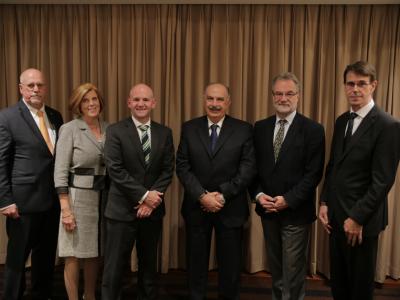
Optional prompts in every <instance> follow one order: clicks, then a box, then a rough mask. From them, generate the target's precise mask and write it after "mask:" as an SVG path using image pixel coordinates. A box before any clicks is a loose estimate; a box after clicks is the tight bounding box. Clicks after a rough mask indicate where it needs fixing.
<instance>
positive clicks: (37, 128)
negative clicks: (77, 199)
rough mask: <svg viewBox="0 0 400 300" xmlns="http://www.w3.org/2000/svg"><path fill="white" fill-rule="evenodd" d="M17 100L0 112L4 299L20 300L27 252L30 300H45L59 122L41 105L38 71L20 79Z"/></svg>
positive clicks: (54, 220) (55, 217)
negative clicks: (55, 152) (55, 147)
mask: <svg viewBox="0 0 400 300" xmlns="http://www.w3.org/2000/svg"><path fill="white" fill-rule="evenodd" d="M19 90H20V93H21V95H22V99H21V101H19V102H18V103H17V104H16V105H14V106H12V107H9V108H7V109H4V110H2V111H1V112H0V213H2V214H3V215H5V216H6V217H7V220H6V222H7V223H6V226H7V235H8V246H7V258H6V265H5V268H4V277H5V278H4V294H3V299H7V300H14V299H21V298H22V295H23V293H24V289H25V262H26V260H27V258H28V255H29V253H30V252H31V251H32V257H31V258H32V259H31V262H32V264H31V282H32V298H33V299H48V298H50V296H51V285H52V278H53V271H54V262H55V253H56V246H57V235H58V223H59V216H60V205H59V201H58V200H57V194H56V191H55V189H54V179H53V170H54V145H55V142H56V138H57V132H58V129H59V128H60V126H61V125H62V123H63V120H62V117H61V115H60V113H59V112H58V111H56V110H54V109H52V108H50V107H48V106H46V105H45V104H44V103H45V100H46V95H47V87H46V82H45V78H44V76H43V74H42V72H40V71H39V70H36V69H28V70H25V71H24V72H22V74H21V76H20V84H19Z"/></svg>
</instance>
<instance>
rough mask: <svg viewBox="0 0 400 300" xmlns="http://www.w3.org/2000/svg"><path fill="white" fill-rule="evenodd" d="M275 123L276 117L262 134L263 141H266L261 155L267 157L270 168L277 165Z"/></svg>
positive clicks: (269, 121)
mask: <svg viewBox="0 0 400 300" xmlns="http://www.w3.org/2000/svg"><path fill="white" fill-rule="evenodd" d="M275 122H276V117H275V116H274V117H273V118H271V119H268V120H267V122H266V123H265V125H264V126H263V128H262V130H261V132H260V134H261V137H260V138H261V140H262V141H265V142H264V143H263V151H262V152H261V153H262V155H264V154H266V155H267V158H268V165H270V166H273V165H275V157H274V130H275ZM264 134H265V135H264Z"/></svg>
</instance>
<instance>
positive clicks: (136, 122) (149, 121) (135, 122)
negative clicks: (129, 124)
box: [132, 116, 151, 128]
mask: <svg viewBox="0 0 400 300" xmlns="http://www.w3.org/2000/svg"><path fill="white" fill-rule="evenodd" d="M132 121H133V123H134V124H135V127H136V128H138V127H139V126H140V125H147V126H149V128H150V127H151V119H149V120H148V121H147V122H146V123H141V122H139V121H138V120H136V118H135V117H134V116H132Z"/></svg>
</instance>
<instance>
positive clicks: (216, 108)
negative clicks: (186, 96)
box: [207, 105, 222, 111]
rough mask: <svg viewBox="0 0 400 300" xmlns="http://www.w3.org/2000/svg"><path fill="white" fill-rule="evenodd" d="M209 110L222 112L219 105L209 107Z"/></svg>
mask: <svg viewBox="0 0 400 300" xmlns="http://www.w3.org/2000/svg"><path fill="white" fill-rule="evenodd" d="M207 108H208V109H209V110H211V111H221V109H222V107H221V106H217V105H208V106H207Z"/></svg>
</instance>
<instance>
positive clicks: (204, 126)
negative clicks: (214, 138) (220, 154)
mask: <svg viewBox="0 0 400 300" xmlns="http://www.w3.org/2000/svg"><path fill="white" fill-rule="evenodd" d="M197 133H198V135H199V137H200V140H201V142H202V144H203V146H204V148H205V149H206V151H207V153H208V156H209V157H210V158H212V156H213V155H212V153H211V141H210V135H209V131H208V121H207V117H203V118H201V119H200V123H199V127H198V128H197Z"/></svg>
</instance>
